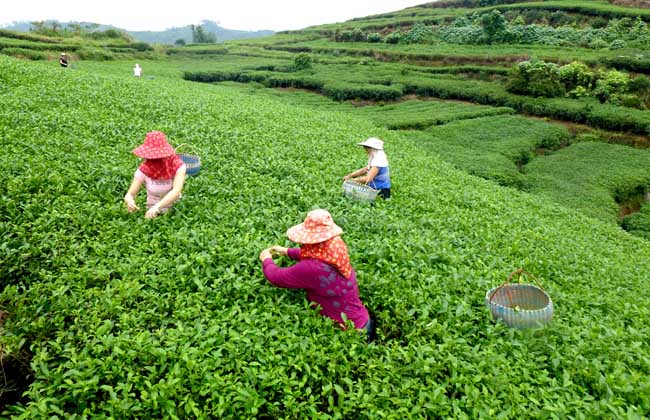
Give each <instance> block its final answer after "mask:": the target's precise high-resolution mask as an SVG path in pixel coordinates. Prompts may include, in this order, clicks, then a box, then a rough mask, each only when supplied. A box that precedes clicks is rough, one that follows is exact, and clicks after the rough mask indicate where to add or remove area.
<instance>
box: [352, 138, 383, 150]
mask: <svg viewBox="0 0 650 420" xmlns="http://www.w3.org/2000/svg"><path fill="white" fill-rule="evenodd" d="M357 146H366V147H370V148H371V149H375V150H384V142H383V141H381V140H379V139H378V138H376V137H370V138H369V139H368V140H366V141H362V142H361V143H357Z"/></svg>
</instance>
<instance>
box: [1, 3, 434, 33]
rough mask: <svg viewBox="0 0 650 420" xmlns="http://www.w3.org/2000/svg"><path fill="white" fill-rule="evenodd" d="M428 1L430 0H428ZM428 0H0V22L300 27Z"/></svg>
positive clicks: (145, 26)
mask: <svg viewBox="0 0 650 420" xmlns="http://www.w3.org/2000/svg"><path fill="white" fill-rule="evenodd" d="M429 1H430V0H429ZM426 2H427V0H414V1H409V0H319V1H309V0H303V1H300V0H275V1H274V0H267V1H264V0H221V1H218V0H212V1H208V0H175V1H161V0H157V1H154V0H140V1H138V0H108V1H102V0H99V1H98V0H80V1H76V0H58V1H57V0H2V3H3V4H2V6H0V25H7V24H9V23H11V22H17V21H34V20H47V19H55V20H58V21H62V22H68V21H83V22H94V23H102V24H107V25H114V26H117V27H120V28H123V29H127V30H130V31H160V30H164V29H168V28H171V27H174V26H185V25H189V24H197V23H199V22H200V21H201V20H213V21H216V22H219V24H220V25H221V26H223V27H225V28H228V29H243V30H261V29H271V30H274V31H280V30H286V29H300V28H304V27H307V26H311V25H318V24H323V23H334V22H342V21H344V20H348V19H352V18H353V17H361V16H368V15H372V14H377V13H384V12H391V11H395V10H399V9H403V8H406V7H409V6H416V5H418V4H422V3H426Z"/></svg>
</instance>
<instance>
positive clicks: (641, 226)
mask: <svg viewBox="0 0 650 420" xmlns="http://www.w3.org/2000/svg"><path fill="white" fill-rule="evenodd" d="M621 227H622V228H623V229H625V230H627V231H628V232H630V233H632V234H634V235H637V236H640V237H642V238H645V239H649V240H650V204H648V203H645V204H643V205H642V206H641V210H640V211H639V212H638V213H634V214H632V215H630V216H626V217H625V218H623V220H622V221H621Z"/></svg>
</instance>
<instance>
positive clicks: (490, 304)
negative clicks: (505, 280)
mask: <svg viewBox="0 0 650 420" xmlns="http://www.w3.org/2000/svg"><path fill="white" fill-rule="evenodd" d="M506 286H532V287H533V288H535V289H537V290H539V291H540V292H542V293H543V294H544V295H545V296H546V297H547V298H548V303H547V304H546V306H544V307H543V308H541V309H518V310H517V312H542V311H547V310H548V309H549V308H553V300H552V299H551V296H550V295H549V294H548V293H546V291H545V290H544V289H542V288H541V287H538V286H535V285H534V284H527V283H517V284H509V285H506ZM503 287H505V286H497V287H493V288H491V289H490V290H488V291H487V293H485V299H486V300H487V306H488V307H490V308H491V307H497V308H504V309H506V310H510V311H515V309H513V308H511V307H509V306H505V305H502V304H500V303H497V302H493V301H492V294H494V292H496V290H497V289H499V288H503Z"/></svg>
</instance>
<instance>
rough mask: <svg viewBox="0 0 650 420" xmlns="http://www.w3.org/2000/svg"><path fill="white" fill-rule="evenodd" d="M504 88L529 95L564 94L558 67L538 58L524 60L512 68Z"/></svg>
mask: <svg viewBox="0 0 650 420" xmlns="http://www.w3.org/2000/svg"><path fill="white" fill-rule="evenodd" d="M506 89H507V90H508V91H510V92H513V93H518V94H521V95H530V96H543V97H554V96H561V95H564V93H565V90H564V86H563V85H562V83H561V76H560V67H559V66H558V65H557V64H554V63H546V62H544V61H540V60H533V61H524V62H521V63H519V64H517V65H516V66H514V67H513V68H512V71H511V73H510V75H509V77H508V82H507V83H506Z"/></svg>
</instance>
